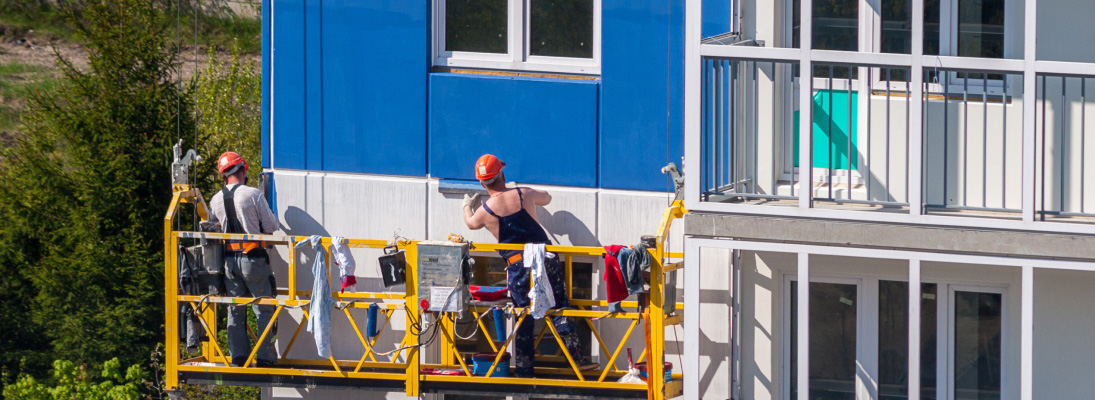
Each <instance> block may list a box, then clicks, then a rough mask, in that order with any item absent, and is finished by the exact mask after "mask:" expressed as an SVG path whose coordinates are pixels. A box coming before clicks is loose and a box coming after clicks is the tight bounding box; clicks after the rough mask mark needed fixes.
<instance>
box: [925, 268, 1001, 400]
mask: <svg viewBox="0 0 1095 400" xmlns="http://www.w3.org/2000/svg"><path fill="white" fill-rule="evenodd" d="M946 286H947V288H946V293H947V299H946V304H947V314H946V316H945V318H946V319H947V324H946V329H947V332H946V333H947V336H946V338H947V346H946V352H947V354H946V358H941V357H939V356H938V355H937V356H936V360H937V361H936V362H938V360H947V361H946V362H947V365H946V368H938V365H937V367H936V374H937V375H938V374H940V373H945V374H946V375H947V376H946V377H945V378H946V379H944V380H939V379H938V377H937V378H936V387H937V388H938V387H939V383H940V382H946V394H945V397H940V400H954V368H955V365H954V361H955V360H954V335H955V322H956V321H955V319H956V318H957V315H956V313H955V312H954V306H955V303H954V299H955V295H954V294H955V292H972V293H991V294H999V295H1000V368H1001V371H1000V398H1001V399H1007V398H1010V397H1008V395H1009V393H1008V374H1007V371H1006V368H1007V366H1008V343H1009V340H1010V338H1008V294H1007V286H1004V285H990V284H949V285H946ZM937 292H939V293H942V292H943V291H942V290H938V291H937ZM939 304H943V302H939ZM939 318H944V316H943V315H942V314H940V315H939ZM942 348H943V346H937V347H936V349H937V351H938V350H940V349H942Z"/></svg>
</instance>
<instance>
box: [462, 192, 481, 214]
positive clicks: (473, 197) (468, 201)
mask: <svg viewBox="0 0 1095 400" xmlns="http://www.w3.org/2000/svg"><path fill="white" fill-rule="evenodd" d="M478 202H479V195H478V194H471V193H468V194H465V195H464V205H463V206H461V208H460V209H461V210H463V209H464V207H471V210H472V211H475V208H476V206H477V203H478Z"/></svg>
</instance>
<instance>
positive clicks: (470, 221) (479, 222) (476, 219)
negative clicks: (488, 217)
mask: <svg viewBox="0 0 1095 400" xmlns="http://www.w3.org/2000/svg"><path fill="white" fill-rule="evenodd" d="M485 214H486V212H484V211H483V210H478V211H472V210H471V207H470V206H465V207H464V224H465V225H467V226H468V229H471V230H476V229H483V228H484V227H486V226H487V224H486V223H485V222H484V221H483V215H485Z"/></svg>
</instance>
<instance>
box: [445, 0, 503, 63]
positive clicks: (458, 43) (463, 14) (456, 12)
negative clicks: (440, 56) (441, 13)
mask: <svg viewBox="0 0 1095 400" xmlns="http://www.w3.org/2000/svg"><path fill="white" fill-rule="evenodd" d="M508 19H509V6H508V2H507V0H446V1H445V50H448V51H467V52H475V53H501V54H505V53H506V52H507V48H508V46H507V44H506V26H507V24H508Z"/></svg>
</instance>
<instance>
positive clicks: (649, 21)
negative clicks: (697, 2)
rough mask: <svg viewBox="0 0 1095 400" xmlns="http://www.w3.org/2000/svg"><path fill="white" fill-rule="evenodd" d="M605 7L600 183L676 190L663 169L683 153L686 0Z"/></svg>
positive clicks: (602, 53)
mask: <svg viewBox="0 0 1095 400" xmlns="http://www.w3.org/2000/svg"><path fill="white" fill-rule="evenodd" d="M602 7H603V9H602V22H601V41H602V44H601V49H602V50H601V80H602V89H601V135H600V149H601V154H600V160H601V164H600V185H601V187H604V188H613V189H633V190H671V189H672V188H671V187H670V186H669V184H668V182H667V180H666V178H665V175H664V174H662V173H661V167H663V166H665V164H666V162H668V161H675V162H678V163H679V161H680V157H681V155H682V153H683V140H684V139H683V137H684V136H683V132H684V126H683V119H682V114H683V112H684V106H683V98H684V75H683V73H682V68H681V62H680V61H683V59H684V48H683V43H684V42H683V35H684V33H683V32H684V1H683V0H672V1H670V0H654V1H644V2H605V3H604V4H603V6H602Z"/></svg>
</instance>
